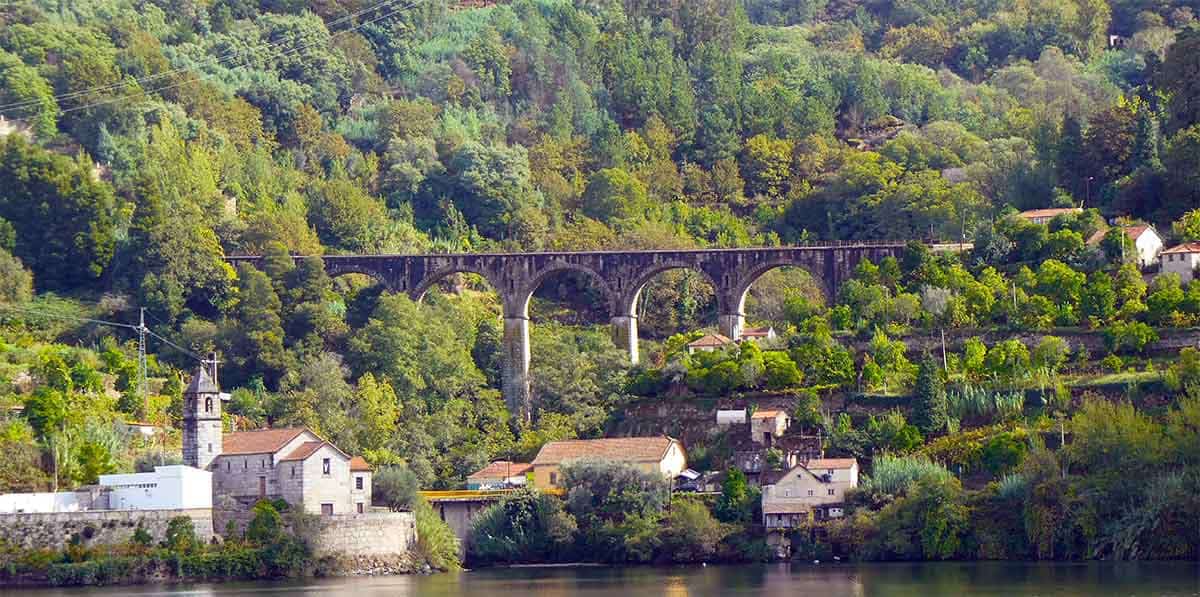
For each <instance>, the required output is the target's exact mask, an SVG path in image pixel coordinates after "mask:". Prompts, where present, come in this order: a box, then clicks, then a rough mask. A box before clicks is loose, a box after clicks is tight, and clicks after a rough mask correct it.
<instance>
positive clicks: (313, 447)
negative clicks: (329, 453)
mask: <svg viewBox="0 0 1200 597" xmlns="http://www.w3.org/2000/svg"><path fill="white" fill-rule="evenodd" d="M328 443H329V442H326V441H321V440H317V441H315V442H304V443H302V444H300V445H299V446H298V447H297V448H296V449H295V450H292V453H291V454H288V455H287V456H284V457H283V458H280V459H279V461H280V462H284V461H286V460H304V459H305V458H308V457H309V456H312V455H313V452H316V451H317V450H320V449H321V446H324V445H325V444H328Z"/></svg>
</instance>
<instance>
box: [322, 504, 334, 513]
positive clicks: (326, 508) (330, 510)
mask: <svg viewBox="0 0 1200 597" xmlns="http://www.w3.org/2000/svg"><path fill="white" fill-rule="evenodd" d="M321 516H333V504H321Z"/></svg>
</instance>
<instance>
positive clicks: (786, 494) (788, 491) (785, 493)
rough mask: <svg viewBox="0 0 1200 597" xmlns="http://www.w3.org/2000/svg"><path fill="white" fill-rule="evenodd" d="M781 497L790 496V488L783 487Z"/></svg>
mask: <svg viewBox="0 0 1200 597" xmlns="http://www.w3.org/2000/svg"><path fill="white" fill-rule="evenodd" d="M783 497H792V490H790V489H784V490H783Z"/></svg>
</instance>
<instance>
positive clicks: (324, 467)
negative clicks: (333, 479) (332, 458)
mask: <svg viewBox="0 0 1200 597" xmlns="http://www.w3.org/2000/svg"><path fill="white" fill-rule="evenodd" d="M321 474H322V475H328V474H329V459H328V458H324V459H322V460H321Z"/></svg>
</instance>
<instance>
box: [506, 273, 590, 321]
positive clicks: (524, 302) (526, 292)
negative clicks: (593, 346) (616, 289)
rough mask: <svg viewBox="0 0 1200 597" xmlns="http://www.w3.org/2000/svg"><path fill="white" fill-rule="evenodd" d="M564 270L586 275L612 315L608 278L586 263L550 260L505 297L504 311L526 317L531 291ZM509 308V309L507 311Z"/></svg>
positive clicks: (534, 290) (536, 289)
mask: <svg viewBox="0 0 1200 597" xmlns="http://www.w3.org/2000/svg"><path fill="white" fill-rule="evenodd" d="M566 272H575V273H580V274H583V275H584V276H585V277H587V278H588V279H589V280H590V281H591V282H592V284H593V285H594V287H595V288H596V289H597V290H599V291H600V293H601V294H603V295H604V303H605V304H604V309H605V312H606V313H607V314H608V315H610V316H611V315H612V313H613V311H612V305H613V289H612V285H611V284H609V282H608V280H606V279H604V276H602V275H600V273H599V272H597V271H596V270H594V269H592V268H590V267H587V266H586V265H579V264H577V263H568V262H566V261H552V262H550V263H549V264H547V265H546V266H544V267H542V268H541V269H539V270H538V271H537V272H536V273H534V274H533V275H532V276H531V277H530V278H529V281H528V282H527V283H525V284H524V285H522V286H521V288H520V290H518V291H517V292H516V293H514V294H513V296H512V297H511V298H506V299H505V309H506V313H508V312H511V313H512V314H513V315H511V316H512V317H524V318H526V319H528V318H529V302H530V301H531V300H532V299H533V293H535V292H537V291H538V288H541V286H542V284H544V283H545V282H546V280H549V279H550V278H552V277H554V276H556V275H560V274H563V273H566ZM509 303H511V304H509ZM509 309H511V311H507V310H509ZM505 317H509V315H505Z"/></svg>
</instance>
